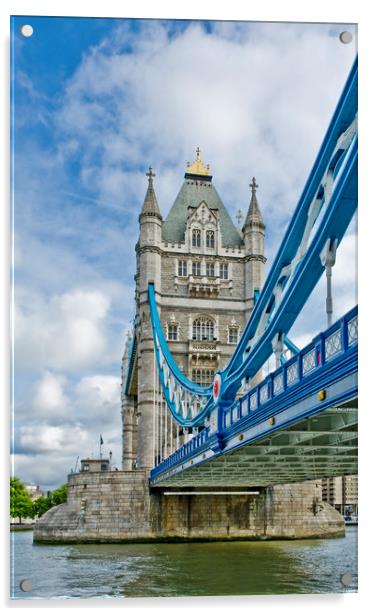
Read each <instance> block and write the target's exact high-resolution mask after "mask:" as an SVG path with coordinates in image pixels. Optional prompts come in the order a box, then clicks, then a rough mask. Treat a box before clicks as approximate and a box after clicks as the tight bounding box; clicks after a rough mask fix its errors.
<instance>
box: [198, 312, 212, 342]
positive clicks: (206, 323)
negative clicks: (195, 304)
mask: <svg viewBox="0 0 373 616" xmlns="http://www.w3.org/2000/svg"><path fill="white" fill-rule="evenodd" d="M213 339H214V322H213V321H212V320H211V319H209V318H207V317H198V319H195V321H193V340H213Z"/></svg>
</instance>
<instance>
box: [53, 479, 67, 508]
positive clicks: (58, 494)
mask: <svg viewBox="0 0 373 616" xmlns="http://www.w3.org/2000/svg"><path fill="white" fill-rule="evenodd" d="M51 501H52V507H54V506H55V505H60V504H61V503H66V501H67V483H64V484H63V486H61V487H60V488H57V489H56V490H53V492H52V494H51Z"/></svg>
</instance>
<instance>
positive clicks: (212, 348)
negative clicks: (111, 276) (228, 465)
mask: <svg viewBox="0 0 373 616" xmlns="http://www.w3.org/2000/svg"><path fill="white" fill-rule="evenodd" d="M147 176H148V188H147V192H146V196H145V200H144V203H143V206H142V210H141V212H140V216H139V226H140V233H139V240H138V242H137V245H136V256H137V271H136V276H135V279H136V317H135V322H134V328H133V331H132V332H130V334H129V336H128V338H127V342H126V347H125V351H124V356H123V363H122V420H123V470H122V471H117V470H116V469H115V470H109V469H108V464H107V463H106V462H105V460H84V462H85V464H83V465H82V468H81V471H80V472H74V473H71V474H70V475H69V477H68V486H69V489H68V501H67V503H63V504H61V505H58V506H56V507H53V508H52V509H50V510H49V511H48V512H47V513H46V514H44V515H43V516H42V518H40V520H38V521H37V523H36V524H35V529H34V540H35V541H38V542H43V541H45V542H48V543H50V542H55V543H59V542H62V543H63V542H66V541H67V542H78V543H81V542H86V541H88V542H96V541H99V542H104V541H110V542H113V541H114V542H117V541H118V542H122V541H127V540H129V541H138V540H139V541H152V540H159V539H162V540H168V539H172V540H175V539H176V540H180V539H183V540H185V539H193V538H194V539H195V538H198V539H201V538H202V539H203V538H207V539H209V540H211V539H218V540H222V539H232V538H235V539H238V538H242V539H245V538H248V537H250V538H263V537H267V538H268V537H282V538H284V537H315V536H318V537H319V536H334V535H338V536H339V535H343V534H344V522H343V518H342V516H340V514H338V513H337V512H336V511H335V510H334V509H333V507H331V506H330V505H328V504H327V503H321V482H312V481H311V482H305V483H303V484H288V485H276V486H269V487H266V488H259V490H258V492H255V493H254V494H253V495H250V494H248V493H243V494H242V495H240V494H238V495H237V494H236V495H233V494H229V492H228V493H227V492H222V494H221V495H217V493H216V492H215V491H214V486H213V485H212V486H209V487H208V488H207V489H208V490H210V491H212V495H208V494H207V495H201V493H199V492H198V491H196V490H194V488H193V486H191V490H192V491H196V494H193V495H192V496H190V495H189V494H190V492H187V493H186V495H182V496H180V495H178V494H175V495H174V496H173V498H170V497H169V495H167V494H164V493H163V491H162V489H160V490H159V489H150V488H149V483H148V478H149V470H150V469H151V468H152V467H154V465H155V462H156V461H157V462H158V461H159V458H160V459H162V455H163V454H164V450H163V451H161V454H159V450H158V452H157V455H155V447H154V437H155V423H154V418H155V417H156V416H157V417H158V419H161V421H163V418H164V419H166V418H169V413H168V412H166V410H165V408H164V405H163V416H162V413H160V409H161V410H162V403H160V398H158V400H157V397H156V396H155V391H156V389H155V385H156V380H155V371H154V349H153V339H152V332H151V324H150V318H149V304H148V293H147V287H148V283H149V282H150V281H152V282H153V283H154V288H155V292H156V300H157V304H158V310H159V312H160V318H161V322H162V325H163V328H164V332H165V335H166V338H167V340H168V345H169V347H170V351H171V353H172V355H173V357H174V359H175V360H176V361H177V363H178V365H179V367H180V368H181V369H182V370H183V372H184V373H185V374H186V375H187V376H188V377H189V378H190V379H192V380H194V381H196V382H198V383H201V384H208V383H210V382H211V381H212V378H213V374H214V372H215V371H216V370H217V369H218V368H223V367H224V365H225V364H226V363H227V361H228V360H229V358H230V356H231V354H232V351H233V349H234V348H235V346H236V344H237V341H238V339H239V337H240V336H241V333H242V331H243V328H244V326H245V323H246V321H247V318H248V316H249V315H250V313H251V311H252V309H253V305H254V301H255V294H256V292H257V291H259V290H260V288H261V286H262V284H263V276H264V271H263V270H264V263H265V256H264V230H265V228H264V223H263V219H262V216H261V213H260V210H259V205H258V201H257V197H256V190H257V188H258V186H257V184H256V181H255V179H254V178H253V181H252V184H251V200H250V204H249V207H248V210H247V214H246V217H245V220H244V225H243V227H242V229H241V228H240V226H241V225H239V226H238V227H235V225H234V224H233V222H232V220H231V218H230V216H229V214H228V212H227V210H226V208H225V207H224V205H223V203H222V201H221V199H220V197H219V195H218V193H217V191H216V189H215V187H214V185H213V183H212V175H211V172H210V169H209V167H208V166H207V165H204V164H203V163H202V161H201V159H200V154H199V149H197V157H196V160H195V161H194V163H193V164H191V165H188V166H187V169H186V173H185V176H184V182H183V184H182V186H181V188H180V190H179V193H178V195H177V197H176V200H175V202H174V204H173V206H172V207H171V209H170V211H169V213H168V215H167V217H166V219H165V220H163V218H162V215H161V212H160V209H159V206H158V203H157V198H156V195H155V191H154V185H153V182H154V173H153V171H152V169H149V172H148V173H147ZM240 218H241V220H242V216H240ZM158 425H159V424H158ZM171 425H172V424H171ZM175 430H176V431H177V434H176V439H177V440H176V445H177V442H179V443H180V444H182V442H183V440H184V439H188V438H189V437H190V435H189V434H182V435H180V434H179V427H178V426H176V424H174V425H173V430H172V438H173V437H174V431H175ZM167 435H168V437H169V436H170V432H167ZM159 441H161V439H159ZM173 444H175V441H173ZM166 453H167V452H166ZM228 488H229V486H228ZM187 494H188V495H187ZM212 499H213V500H212Z"/></svg>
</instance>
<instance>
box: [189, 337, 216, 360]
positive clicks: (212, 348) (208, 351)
mask: <svg viewBox="0 0 373 616" xmlns="http://www.w3.org/2000/svg"><path fill="white" fill-rule="evenodd" d="M189 356H190V357H191V360H192V362H193V363H195V364H197V363H198V362H199V361H210V362H218V360H219V356H220V346H219V342H218V340H189Z"/></svg>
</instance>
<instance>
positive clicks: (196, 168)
mask: <svg viewBox="0 0 373 616" xmlns="http://www.w3.org/2000/svg"><path fill="white" fill-rule="evenodd" d="M196 154H197V158H196V160H195V161H194V163H192V164H190V163H187V169H186V170H187V173H192V174H194V175H210V165H205V164H204V163H203V162H202V161H201V158H200V155H201V149H200V147H199V145H197V148H196Z"/></svg>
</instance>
